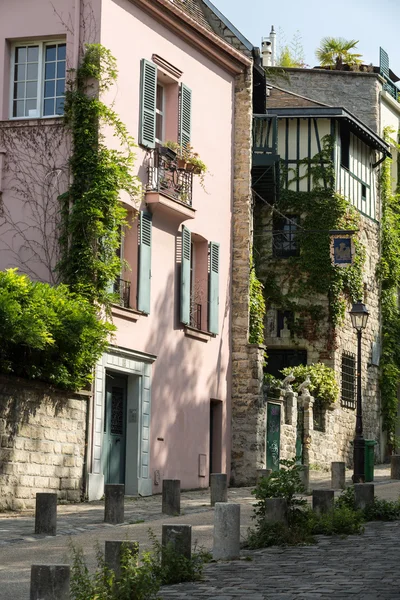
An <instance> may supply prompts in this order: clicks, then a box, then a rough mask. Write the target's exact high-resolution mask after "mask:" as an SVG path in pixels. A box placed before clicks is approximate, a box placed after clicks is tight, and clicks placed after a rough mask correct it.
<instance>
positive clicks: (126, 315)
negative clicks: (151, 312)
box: [111, 304, 147, 323]
mask: <svg viewBox="0 0 400 600" xmlns="http://www.w3.org/2000/svg"><path fill="white" fill-rule="evenodd" d="M111 314H112V315H114V316H115V317H119V318H120V319H126V320H127V321H133V322H134V323H136V321H137V320H138V319H139V317H141V316H144V317H145V316H147V315H146V314H145V313H143V312H140V311H139V310H135V309H134V308H125V307H124V306H119V304H112V305H111Z"/></svg>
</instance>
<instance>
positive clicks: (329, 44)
mask: <svg viewBox="0 0 400 600" xmlns="http://www.w3.org/2000/svg"><path fill="white" fill-rule="evenodd" d="M357 44H358V40H345V39H344V38H334V37H324V38H322V40H321V45H320V47H319V48H318V49H317V50H316V51H315V55H316V57H317V58H318V60H319V63H320V65H321V67H331V68H333V69H336V70H338V71H340V70H341V69H343V67H344V65H349V66H352V65H359V64H361V57H362V55H361V54H357V53H352V52H350V50H353V49H355V47H356V46H357Z"/></svg>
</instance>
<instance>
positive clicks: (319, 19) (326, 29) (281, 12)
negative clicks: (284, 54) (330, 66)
mask: <svg viewBox="0 0 400 600" xmlns="http://www.w3.org/2000/svg"><path fill="white" fill-rule="evenodd" d="M211 1H212V3H213V4H214V5H215V6H216V7H217V8H218V9H219V10H220V11H221V12H222V13H223V14H224V15H225V16H226V17H227V18H228V19H229V20H230V21H231V23H233V25H235V27H236V28H237V29H238V30H239V31H240V32H241V33H242V34H243V35H244V36H245V37H246V38H247V39H248V40H249V41H250V42H251V43H252V44H253V45H254V46H260V45H261V37H263V36H265V37H267V36H268V35H269V33H270V31H271V25H274V28H275V31H276V32H277V33H278V32H279V30H281V31H283V33H284V37H285V38H286V41H287V42H289V43H290V41H291V40H292V39H293V36H294V35H295V34H296V32H297V30H298V31H300V34H301V38H302V44H303V48H304V52H305V62H306V64H307V65H309V66H311V67H314V66H316V65H317V64H318V62H317V60H316V58H315V49H316V48H317V47H318V46H319V44H320V41H321V39H322V38H323V37H325V36H331V37H344V38H345V39H349V40H352V39H355V40H359V44H358V45H357V50H356V51H357V52H359V53H360V54H362V55H363V62H364V63H365V64H370V63H373V64H374V65H379V46H382V48H383V49H384V50H386V52H387V53H388V55H389V64H390V68H391V69H392V71H394V73H396V74H397V75H398V76H399V77H400V44H399V29H400V0H332V1H330V2H327V1H326V0H325V2H323V0H303V1H299V0H278V1H276V0H275V1H274V2H272V1H268V0H211ZM277 42H278V45H279V40H278V38H277Z"/></svg>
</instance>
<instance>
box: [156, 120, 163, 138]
mask: <svg viewBox="0 0 400 600" xmlns="http://www.w3.org/2000/svg"><path fill="white" fill-rule="evenodd" d="M162 125H163V118H162V115H159V114H158V113H157V114H156V139H157V140H159V141H160V142H162V141H163V135H162V133H163V127H162Z"/></svg>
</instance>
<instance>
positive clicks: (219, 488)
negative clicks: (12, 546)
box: [210, 473, 228, 506]
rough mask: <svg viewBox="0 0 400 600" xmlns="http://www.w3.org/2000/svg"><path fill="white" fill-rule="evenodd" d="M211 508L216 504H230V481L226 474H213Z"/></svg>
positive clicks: (211, 479) (211, 478)
mask: <svg viewBox="0 0 400 600" xmlns="http://www.w3.org/2000/svg"><path fill="white" fill-rule="evenodd" d="M210 488H211V490H210V491H211V506H214V504H215V503H216V502H228V481H227V475H226V473H211V477H210Z"/></svg>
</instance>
